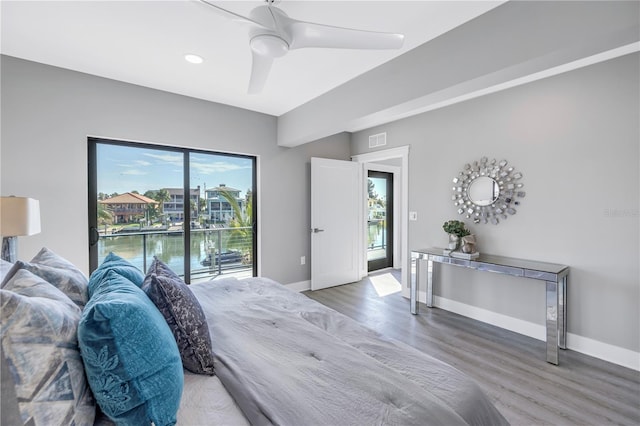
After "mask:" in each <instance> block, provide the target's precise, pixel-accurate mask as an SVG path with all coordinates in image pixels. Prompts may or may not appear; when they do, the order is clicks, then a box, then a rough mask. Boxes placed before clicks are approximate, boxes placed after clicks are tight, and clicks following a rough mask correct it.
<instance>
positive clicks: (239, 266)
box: [98, 227, 253, 282]
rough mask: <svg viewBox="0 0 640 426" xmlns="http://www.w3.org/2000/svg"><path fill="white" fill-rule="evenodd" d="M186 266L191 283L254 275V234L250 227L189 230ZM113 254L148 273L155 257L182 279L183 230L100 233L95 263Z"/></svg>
mask: <svg viewBox="0 0 640 426" xmlns="http://www.w3.org/2000/svg"><path fill="white" fill-rule="evenodd" d="M189 232H190V236H191V243H190V247H189V249H190V255H189V266H190V270H191V280H190V281H191V282H193V281H194V280H204V279H214V278H216V277H220V276H226V275H230V274H234V275H236V274H241V275H243V276H251V275H252V273H253V255H252V251H253V233H252V229H251V227H245V228H239V227H238V228H211V229H191V230H190V231H189ZM110 252H114V253H115V254H117V255H118V256H121V257H123V258H125V259H127V260H128V261H129V262H131V263H132V264H133V265H135V266H137V267H138V268H140V270H142V271H145V272H146V271H147V267H148V265H149V264H150V263H151V262H152V261H153V257H154V256H157V257H158V258H159V259H160V260H162V261H163V262H164V263H166V264H167V265H168V266H169V267H170V268H171V269H172V270H173V271H174V272H175V273H176V274H178V275H179V276H181V277H184V257H185V253H184V231H183V230H182V229H175V230H174V229H168V230H165V229H149V230H140V231H134V232H130V230H127V232H126V233H124V232H121V233H106V232H105V233H100V239H99V240H98V263H102V261H103V260H104V258H105V257H106V256H107V255H108V254H109V253H110Z"/></svg>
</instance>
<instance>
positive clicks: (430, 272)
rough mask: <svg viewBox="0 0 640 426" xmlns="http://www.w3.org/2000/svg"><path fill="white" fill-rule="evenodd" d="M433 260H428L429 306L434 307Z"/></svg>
mask: <svg viewBox="0 0 640 426" xmlns="http://www.w3.org/2000/svg"><path fill="white" fill-rule="evenodd" d="M433 265H434V263H433V260H431V258H430V257H429V258H428V260H427V306H428V307H429V308H431V307H433Z"/></svg>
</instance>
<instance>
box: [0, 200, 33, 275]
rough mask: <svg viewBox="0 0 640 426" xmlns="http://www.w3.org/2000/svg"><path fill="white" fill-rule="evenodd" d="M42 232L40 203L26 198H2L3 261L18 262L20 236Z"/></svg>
mask: <svg viewBox="0 0 640 426" xmlns="http://www.w3.org/2000/svg"><path fill="white" fill-rule="evenodd" d="M39 232H40V202H39V201H38V200H34V199H33V198H25V197H13V196H11V197H0V235H2V259H3V260H6V261H8V262H11V263H14V262H15V261H16V253H17V240H18V237H19V236H25V235H34V234H38V233H39Z"/></svg>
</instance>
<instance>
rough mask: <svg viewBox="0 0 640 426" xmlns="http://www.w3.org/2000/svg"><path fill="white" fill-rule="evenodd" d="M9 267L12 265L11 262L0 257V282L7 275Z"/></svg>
mask: <svg viewBox="0 0 640 426" xmlns="http://www.w3.org/2000/svg"><path fill="white" fill-rule="evenodd" d="M11 267H13V263H11V262H7V261H6V260H4V259H0V282H2V281H3V280H4V277H6V276H7V274H8V273H9V271H10V270H11Z"/></svg>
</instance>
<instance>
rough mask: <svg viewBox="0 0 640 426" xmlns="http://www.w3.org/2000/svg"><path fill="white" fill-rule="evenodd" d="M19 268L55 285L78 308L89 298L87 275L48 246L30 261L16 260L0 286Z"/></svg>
mask: <svg viewBox="0 0 640 426" xmlns="http://www.w3.org/2000/svg"><path fill="white" fill-rule="evenodd" d="M20 269H26V270H28V271H29V272H32V273H33V274H35V275H37V276H39V277H41V278H42V279H44V280H45V281H47V282H48V283H50V284H52V285H53V286H55V287H56V288H58V290H60V291H62V292H63V293H64V294H66V295H67V296H68V297H69V298H70V299H71V300H73V302H74V303H75V304H76V305H78V306H79V307H80V309H82V308H83V307H84V305H85V304H86V303H87V299H88V298H89V297H88V293H87V283H88V281H87V277H86V276H85V275H84V274H83V273H82V271H80V270H79V269H78V268H76V267H75V265H73V264H72V263H71V262H69V261H68V260H66V259H64V258H63V257H60V256H58V255H57V254H56V253H54V252H52V251H51V250H49V249H48V248H46V247H43V248H42V250H40V252H39V253H38V254H37V255H36V256H35V257H34V258H33V259H31V262H22V261H17V262H16V263H15V264H14V265H13V267H12V268H11V270H10V271H9V272H8V273H7V276H6V277H5V279H4V281H3V282H2V284H0V287H3V288H4V285H5V283H6V282H7V281H8V280H10V279H11V277H12V276H13V274H15V273H16V271H18V270H20Z"/></svg>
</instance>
